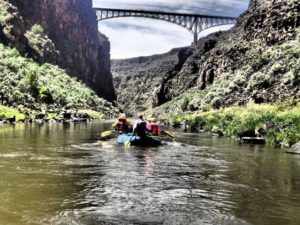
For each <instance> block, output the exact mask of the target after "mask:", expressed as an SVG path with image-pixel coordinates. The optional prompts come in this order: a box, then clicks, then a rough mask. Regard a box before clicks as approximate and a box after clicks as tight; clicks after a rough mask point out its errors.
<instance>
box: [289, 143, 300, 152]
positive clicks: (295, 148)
mask: <svg viewBox="0 0 300 225" xmlns="http://www.w3.org/2000/svg"><path fill="white" fill-rule="evenodd" d="M286 153H290V154H300V142H298V143H296V144H294V145H293V146H292V147H291V148H289V149H287V150H286Z"/></svg>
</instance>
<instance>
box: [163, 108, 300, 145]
mask: <svg viewBox="0 0 300 225" xmlns="http://www.w3.org/2000/svg"><path fill="white" fill-rule="evenodd" d="M165 121H166V123H167V124H169V125H173V126H177V127H178V126H182V127H183V128H184V129H191V130H192V131H204V132H209V133H212V134H217V135H220V136H223V135H224V136H228V137H235V138H242V137H263V138H265V140H266V142H267V143H268V144H272V145H274V146H277V147H279V146H280V147H290V146H292V145H293V144H295V143H297V142H299V141H300V104H299V103H298V104H295V105H289V104H284V103H281V104H278V105H275V104H274V105H269V104H253V103H249V104H247V105H246V106H240V107H230V108H225V109H220V110H211V111H208V112H198V113H194V114H182V115H177V116H171V117H170V118H168V119H166V120H165Z"/></svg>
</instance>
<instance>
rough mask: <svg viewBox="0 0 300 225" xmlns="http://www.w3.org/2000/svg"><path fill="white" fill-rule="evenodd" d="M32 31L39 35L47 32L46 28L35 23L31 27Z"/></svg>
mask: <svg viewBox="0 0 300 225" xmlns="http://www.w3.org/2000/svg"><path fill="white" fill-rule="evenodd" d="M31 32H32V33H34V34H37V35H43V34H44V33H45V31H44V28H43V27H42V26H41V25H39V24H34V25H33V26H32V27H31Z"/></svg>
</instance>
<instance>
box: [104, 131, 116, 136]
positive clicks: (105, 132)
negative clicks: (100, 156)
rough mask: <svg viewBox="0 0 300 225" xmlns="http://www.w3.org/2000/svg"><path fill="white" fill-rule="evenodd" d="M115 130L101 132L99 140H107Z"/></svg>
mask: <svg viewBox="0 0 300 225" xmlns="http://www.w3.org/2000/svg"><path fill="white" fill-rule="evenodd" d="M115 132H116V131H115V130H107V131H103V132H102V133H101V138H108V137H109V136H111V135H112V134H113V133H115Z"/></svg>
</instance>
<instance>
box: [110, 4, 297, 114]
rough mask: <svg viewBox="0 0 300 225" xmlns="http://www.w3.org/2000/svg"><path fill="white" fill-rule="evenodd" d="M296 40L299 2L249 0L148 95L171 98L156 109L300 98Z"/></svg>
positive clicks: (169, 110)
mask: <svg viewBox="0 0 300 225" xmlns="http://www.w3.org/2000/svg"><path fill="white" fill-rule="evenodd" d="M299 43H300V2H299V1H297V0H252V1H250V4H249V9H248V10H247V11H246V12H245V13H243V14H242V15H241V16H240V17H239V19H238V22H237V24H236V25H235V27H234V28H232V29H231V30H230V31H228V32H225V33H222V34H215V36H214V35H211V36H208V37H207V38H204V39H202V40H200V43H199V45H198V46H197V47H196V48H195V49H194V50H193V51H192V54H190V56H189V57H187V58H186V60H185V63H184V64H183V66H182V68H181V69H180V71H177V72H175V73H174V74H173V75H172V76H166V77H168V78H166V79H164V80H163V81H162V83H161V84H160V86H159V88H158V89H157V90H156V91H155V92H154V93H153V96H154V99H158V102H157V103H158V104H157V105H160V104H161V103H164V102H166V101H169V100H171V102H169V103H167V104H165V105H162V107H159V108H157V109H155V111H156V112H161V113H165V112H166V113H169V114H174V113H175V112H176V113H177V112H178V113H182V111H190V112H191V111H202V110H209V109H211V108H220V107H228V106H231V105H244V104H246V103H248V102H249V101H250V102H252V101H254V102H255V103H272V102H276V101H285V100H286V99H289V98H293V99H298V100H300V88H299V80H300V61H299V60H300V44H299ZM161 60H163V57H162V59H161ZM157 65H159V64H157ZM114 67H115V65H114V66H113V70H114ZM156 70H157V71H159V70H160V67H157V68H156ZM144 74H147V73H144ZM157 76H159V75H157ZM145 79H146V78H145ZM124 80H125V78H124ZM143 82H144V83H146V81H143ZM124 87H126V83H124ZM190 88H192V90H190V91H188V92H187V93H186V94H185V92H186V91H187V90H189V89H190ZM181 94H183V95H182V96H180V95H181ZM177 96H179V97H177ZM296 101H297V100H296ZM136 104H139V103H136ZM154 106H155V105H154Z"/></svg>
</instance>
